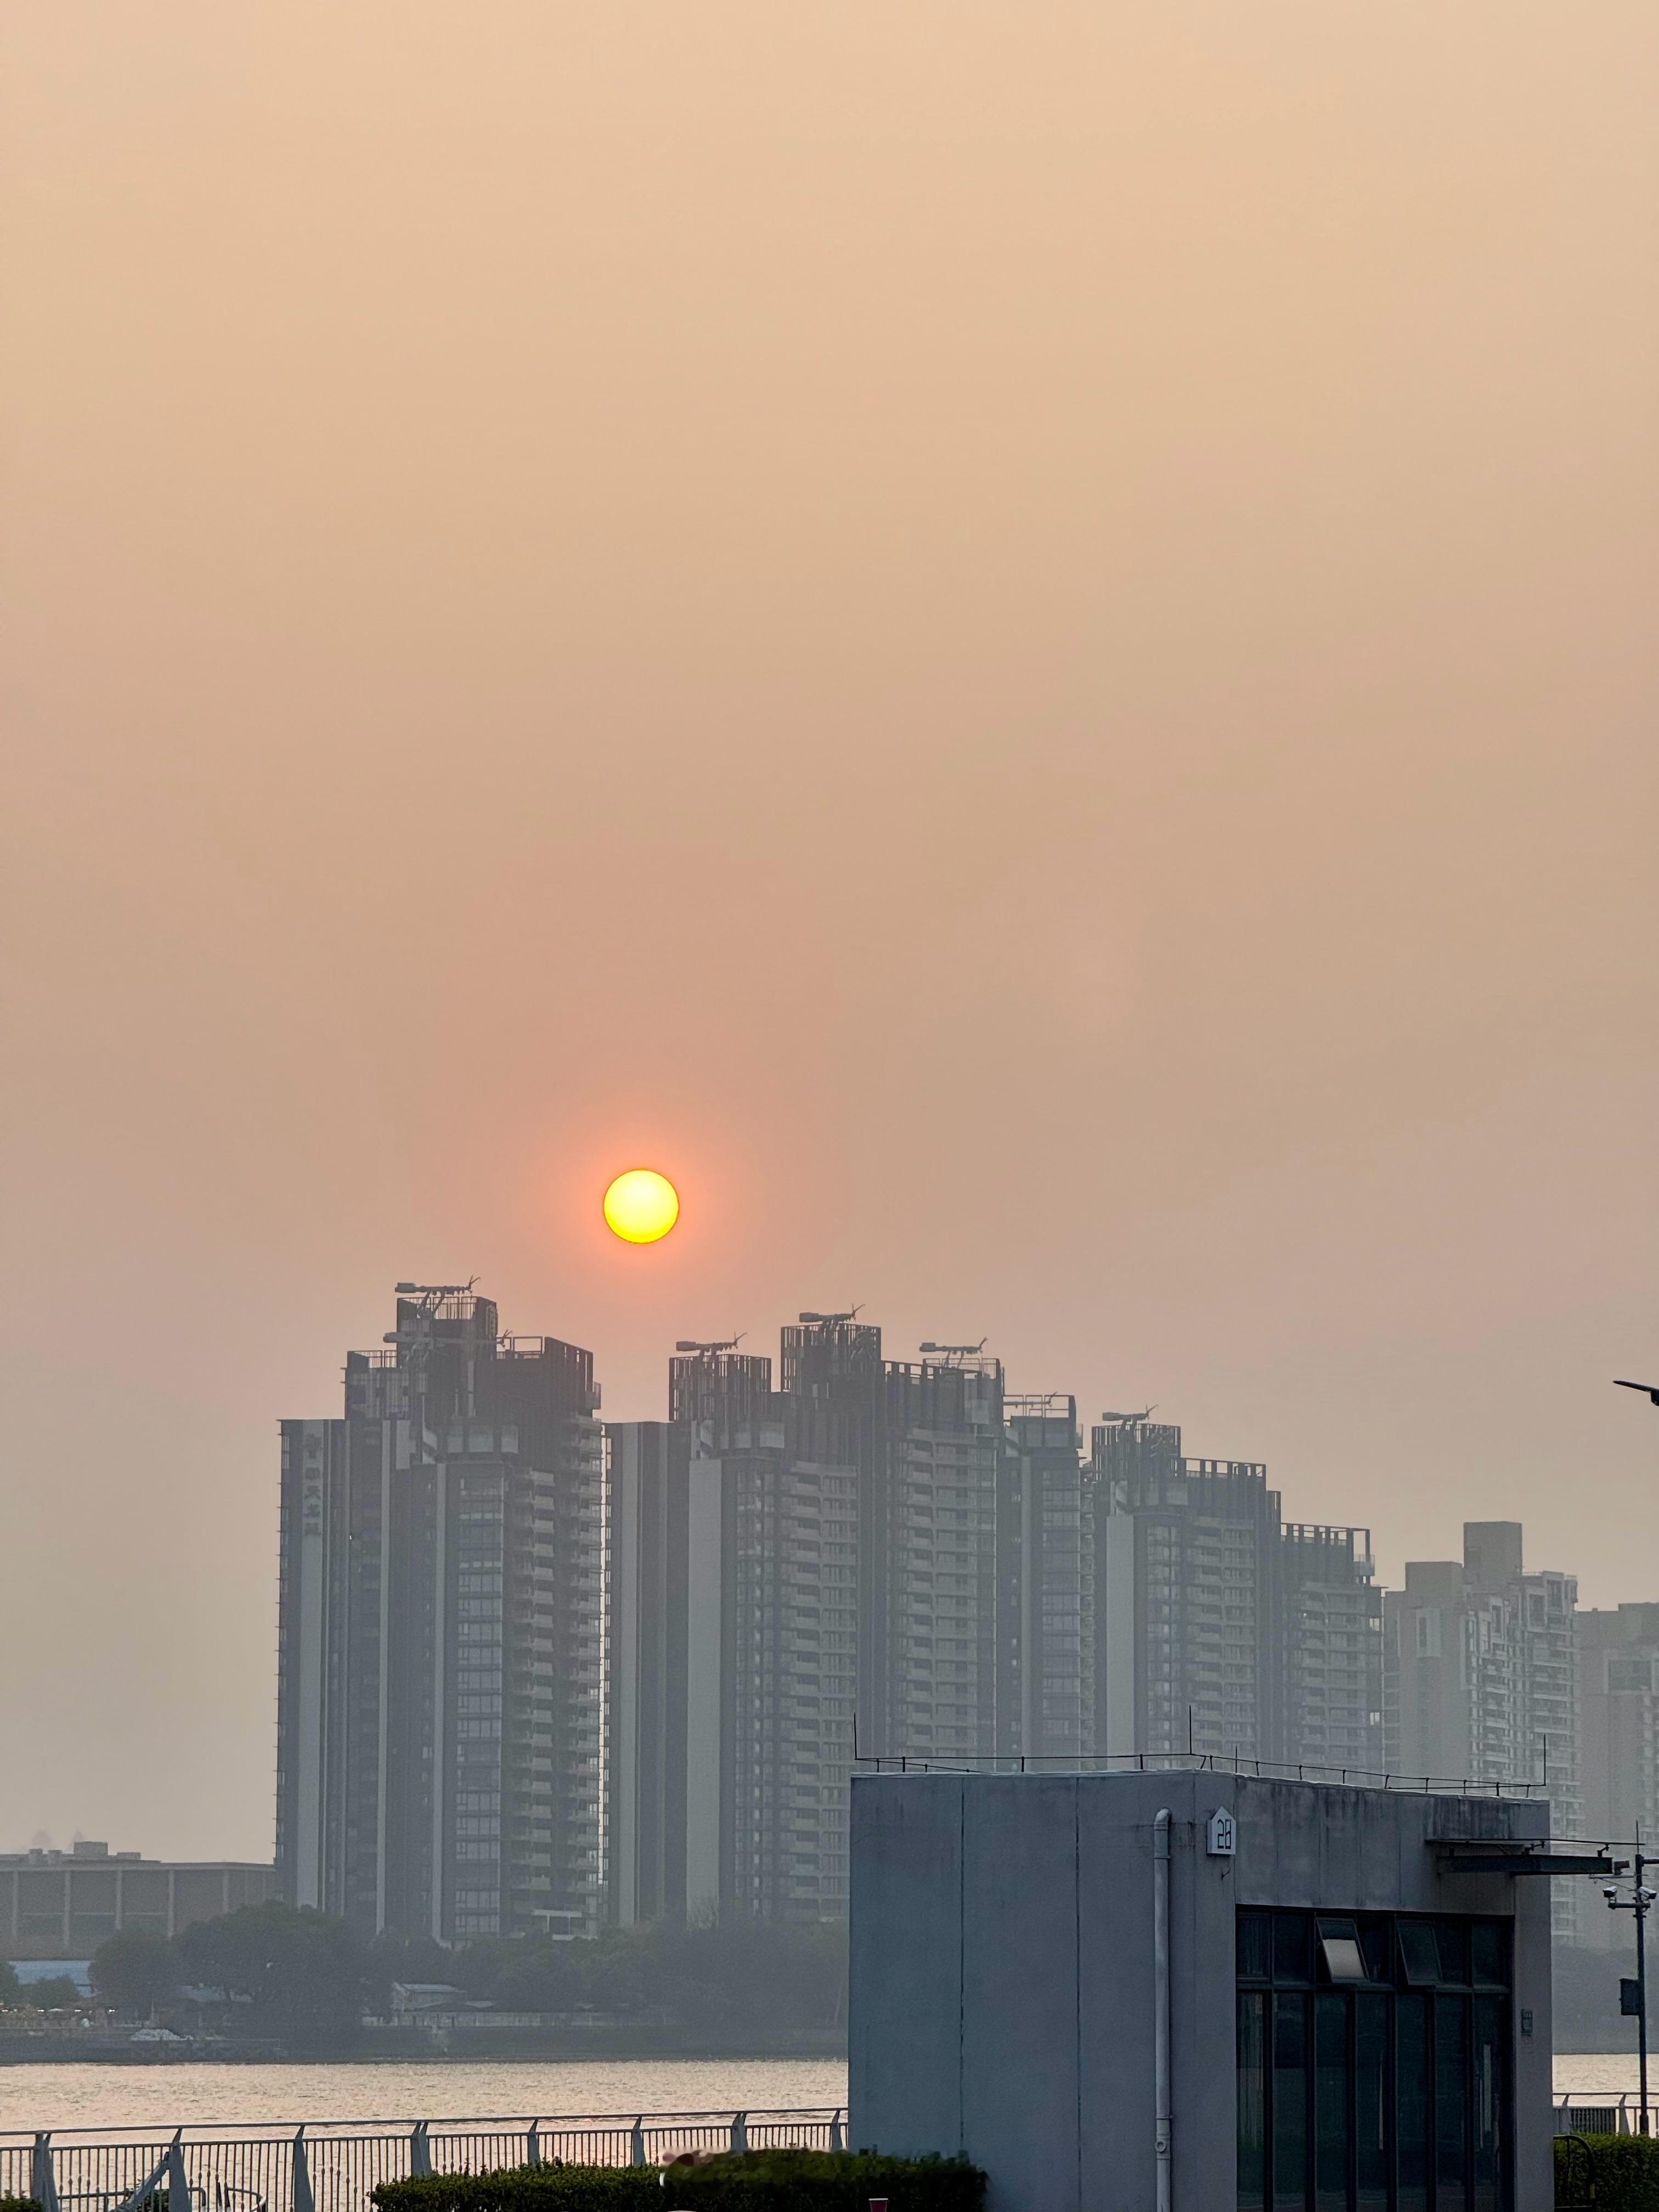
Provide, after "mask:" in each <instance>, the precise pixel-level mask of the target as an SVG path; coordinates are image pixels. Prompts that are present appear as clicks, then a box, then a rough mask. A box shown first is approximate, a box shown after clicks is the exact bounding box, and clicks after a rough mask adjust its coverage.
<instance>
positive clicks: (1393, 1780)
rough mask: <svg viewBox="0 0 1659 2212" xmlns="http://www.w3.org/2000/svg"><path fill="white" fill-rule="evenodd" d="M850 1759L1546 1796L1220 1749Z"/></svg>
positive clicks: (894, 1769) (869, 1766)
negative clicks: (1219, 1776)
mask: <svg viewBox="0 0 1659 2212" xmlns="http://www.w3.org/2000/svg"><path fill="white" fill-rule="evenodd" d="M853 1764H854V1766H856V1767H859V1768H861V1769H862V1770H863V1771H865V1772H866V1773H869V1774H1056V1775H1066V1774H1239V1775H1245V1776H1254V1777H1255V1778H1257V1779H1258V1780H1261V1781H1267V1782H1320V1783H1324V1784H1334V1785H1336V1786H1338V1787H1340V1788H1342V1789H1345V1790H1346V1789H1357V1790H1390V1791H1394V1792H1396V1793H1398V1792H1400V1791H1402V1790H1403V1791H1405V1792H1406V1793H1407V1795H1409V1796H1413V1797H1496V1798H1504V1797H1521V1798H1533V1799H1540V1800H1547V1798H1548V1796H1549V1785H1548V1784H1547V1783H1543V1782H1521V1781H1515V1782H1471V1781H1470V1780H1469V1779H1468V1778H1467V1777H1466V1776H1454V1775H1444V1774H1394V1773H1389V1772H1384V1771H1383V1770H1381V1769H1380V1768H1376V1767H1365V1766H1340V1765H1336V1764H1334V1762H1332V1763H1327V1762H1326V1761H1324V1760H1322V1759H1250V1758H1247V1757H1245V1756H1244V1754H1243V1753H1238V1752H1231V1751H1228V1752H1222V1751H1082V1752H1077V1751H1055V1752H1024V1753H1012V1754H1011V1753H1006V1752H982V1753H972V1754H969V1755H968V1756H965V1757H962V1758H957V1757H956V1756H954V1755H953V1756H952V1757H951V1758H949V1759H935V1758H934V1757H933V1756H932V1754H931V1753H922V1754H921V1755H920V1756H918V1755H917V1754H916V1753H890V1752H873V1751H867V1752H860V1751H859V1750H857V1749H856V1748H855V1749H854V1753H853Z"/></svg>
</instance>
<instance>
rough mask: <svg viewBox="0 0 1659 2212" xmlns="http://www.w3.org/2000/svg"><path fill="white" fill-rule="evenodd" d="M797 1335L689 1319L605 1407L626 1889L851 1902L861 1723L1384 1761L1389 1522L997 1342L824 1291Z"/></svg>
mask: <svg viewBox="0 0 1659 2212" xmlns="http://www.w3.org/2000/svg"><path fill="white" fill-rule="evenodd" d="M781 1354H782V1356H781V1363H780V1371H779V1382H780V1385H781V1387H779V1388H777V1389H774V1387H773V1380H772V1365H771V1362H770V1361H769V1360H767V1359H763V1358H756V1357H754V1356H752V1355H744V1356H741V1357H739V1356H738V1353H737V1352H736V1349H735V1347H734V1346H732V1345H708V1346H693V1345H683V1346H681V1347H680V1351H679V1354H678V1356H677V1357H676V1358H675V1359H674V1360H673V1361H672V1362H671V1367H670V1376H669V1412H670V1417H671V1418H670V1419H669V1420H668V1421H667V1422H666V1423H652V1422H632V1423H625V1424H621V1425H615V1426H613V1427H612V1428H611V1431H610V1432H609V1440H610V1453H611V1570H610V1575H611V1616H610V1624H611V1626H610V1633H611V1657H610V1662H609V1666H608V1680H609V1683H610V1707H609V1711H610V1729H609V1744H610V1753H609V1760H610V1764H609V1774H610V1785H609V1802H610V1806H611V1828H610V1833H611V1850H612V1865H613V1869H614V1872H613V1880H612V1885H611V1916H612V1917H613V1918H615V1919H617V1920H619V1921H622V1922H623V1923H627V1922H629V1921H632V1920H635V1919H644V1918H652V1917H657V1916H658V1915H659V1914H678V1913H682V1912H689V1913H692V1914H699V1913H702V1912H704V1911H720V1912H732V1911H737V1912H741V1913H744V1914H750V1915H753V1916H755V1917H761V1918H768V1919H771V1918H806V1919H829V1918H837V1917H840V1916H841V1915H842V1913H843V1912H844V1911H845V1910H846V1899H847V1871H848V1869H847V1840H846V1838H847V1803H848V1796H847V1793H848V1780H849V1778H850V1772H851V1768H852V1764H853V1759H854V1748H855V1731H856V1749H857V1751H858V1753H860V1754H863V1755H865V1756H872V1755H875V1756H880V1757H884V1758H889V1759H893V1758H909V1759H917V1760H929V1761H933V1762H935V1763H940V1764H947V1765H948V1764H950V1763H951V1762H952V1761H954V1760H958V1759H960V1760H973V1759H991V1758H995V1759H1042V1760H1051V1761H1055V1762H1063V1761H1066V1760H1068V1759H1088V1758H1091V1756H1093V1755H1094V1754H1096V1753H1099V1752H1115V1753H1124V1752H1127V1753H1135V1752H1153V1753H1157V1752H1186V1751H1188V1749H1191V1750H1193V1751H1196V1752H1200V1753H1215V1754H1217V1755H1219V1756H1221V1757H1224V1758H1234V1757H1237V1758H1241V1759H1246V1760H1249V1759H1262V1760H1266V1761H1269V1762H1275V1761H1283V1760H1286V1759H1289V1760H1301V1761H1308V1762H1311V1763H1312V1764H1314V1765H1318V1766H1321V1767H1324V1766H1329V1767H1333V1768H1336V1769H1339V1770H1340V1769H1343V1768H1347V1769H1351V1770H1352V1771H1356V1772H1362V1771H1376V1770H1378V1769H1380V1767H1381V1764H1382V1753H1381V1729H1382V1703H1383V1699H1382V1650H1381V1638H1382V1629H1381V1601H1380V1597H1379V1595H1378V1593H1377V1591H1376V1588H1375V1585H1374V1583H1373V1580H1372V1565H1371V1556H1370V1540H1369V1537H1368V1536H1367V1534H1366V1532H1365V1531H1364V1530H1363V1529H1352V1528H1323V1527H1315V1526H1309V1525H1304V1524H1301V1523H1295V1524H1292V1525H1291V1526H1290V1527H1288V1528H1287V1527H1285V1526H1284V1525H1282V1523H1281V1520H1280V1515H1279V1497H1278V1494H1277V1492H1273V1491H1272V1490H1270V1489H1269V1488H1268V1487H1267V1474H1266V1470H1265V1469H1264V1468H1261V1466H1259V1465H1256V1464H1255V1463H1254V1462H1243V1461H1223V1460H1198V1459H1191V1458H1188V1457H1187V1456H1185V1455H1183V1454H1182V1449H1181V1433H1180V1431H1179V1430H1178V1429H1176V1428H1173V1427H1170V1426H1168V1425H1158V1424H1153V1423H1152V1422H1149V1421H1147V1420H1145V1419H1139V1420H1132V1419H1121V1418H1117V1417H1113V1418H1111V1419H1108V1420H1107V1421H1106V1422H1105V1423H1104V1424H1103V1425H1102V1426H1101V1427H1100V1428H1097V1430H1096V1431H1095V1433H1094V1437H1093V1439H1092V1451H1091V1455H1090V1457H1089V1458H1088V1459H1087V1460H1085V1457H1084V1455H1083V1452H1082V1440H1081V1436H1080V1433H1079V1426H1078V1419H1077V1404H1076V1401H1075V1400H1074V1399H1073V1398H1071V1397H1069V1396H1066V1395H1063V1394H1059V1393H1054V1394H1049V1395H1044V1396H1009V1395H1006V1392H1005V1389H1004V1383H1003V1374H1002V1369H1001V1366H1000V1363H999V1362H998V1361H997V1360H995V1359H994V1358H990V1357H988V1356H987V1354H986V1353H985V1352H984V1351H983V1349H982V1347H980V1346H939V1345H933V1344H929V1345H924V1346H922V1348H921V1357H920V1358H919V1359H917V1360H915V1361H914V1362H912V1361H903V1360H891V1359H888V1358H885V1357H884V1354H883V1351H882V1342H881V1334H880V1331H879V1330H878V1329H877V1328H873V1327H872V1326H871V1325H870V1324H869V1323H868V1322H860V1320H858V1319H857V1317H856V1316H854V1315H851V1314H834V1315H828V1316H824V1315H805V1316H802V1318H801V1320H800V1321H799V1322H798V1323H796V1324H793V1325H792V1326H790V1327H788V1328H786V1329H785V1330H784V1331H783V1333H782V1343H781Z"/></svg>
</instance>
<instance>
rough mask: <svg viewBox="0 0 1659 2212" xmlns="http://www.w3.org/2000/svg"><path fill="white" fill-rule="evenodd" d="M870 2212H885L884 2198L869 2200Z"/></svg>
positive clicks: (885, 2201)
mask: <svg viewBox="0 0 1659 2212" xmlns="http://www.w3.org/2000/svg"><path fill="white" fill-rule="evenodd" d="M870 2212H887V2199H886V2198H885V2197H872V2198H871V2199H870Z"/></svg>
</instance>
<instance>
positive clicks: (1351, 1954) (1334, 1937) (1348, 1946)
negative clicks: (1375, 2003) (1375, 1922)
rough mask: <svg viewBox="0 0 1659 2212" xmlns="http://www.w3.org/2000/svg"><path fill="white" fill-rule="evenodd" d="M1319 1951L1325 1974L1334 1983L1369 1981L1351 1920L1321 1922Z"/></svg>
mask: <svg viewBox="0 0 1659 2212" xmlns="http://www.w3.org/2000/svg"><path fill="white" fill-rule="evenodd" d="M1319 1951H1320V1956H1321V1957H1322V1959H1323V1960H1324V1962H1325V1972H1327V1973H1328V1975H1329V1976H1330V1978H1331V1979H1332V1980H1333V1981H1334V1982H1365V1981H1369V1980H1370V1973H1369V1972H1368V1971H1367V1968H1366V1965H1365V1960H1364V1954H1362V1952H1361V1951H1360V1948H1359V1931H1358V1929H1357V1928H1356V1927H1355V1925H1354V1923H1353V1922H1352V1920H1322V1921H1321V1922H1320V1923H1319Z"/></svg>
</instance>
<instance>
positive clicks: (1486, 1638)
mask: <svg viewBox="0 0 1659 2212" xmlns="http://www.w3.org/2000/svg"><path fill="white" fill-rule="evenodd" d="M1577 1596H1578V1585H1577V1582H1576V1580H1575V1579H1574V1577H1572V1576H1571V1575H1562V1574H1554V1573H1530V1574H1529V1573H1528V1572H1527V1571H1525V1569H1524V1567H1523V1565H1522V1544H1521V1523H1520V1522H1518V1521H1468V1522H1465V1523H1464V1524H1463V1557H1462V1560H1461V1561H1460V1560H1456V1559H1436V1560H1412V1561H1410V1562H1408V1563H1407V1568H1406V1586H1405V1588H1404V1589H1401V1590H1390V1591H1389V1592H1388V1594H1387V1596H1386V1598H1385V1600H1384V1637H1383V1658H1384V1714H1385V1723H1386V1741H1385V1757H1386V1759H1387V1761H1388V1764H1389V1767H1390V1768H1391V1769H1392V1770H1393V1771H1395V1772H1396V1773H1406V1774H1423V1775H1429V1776H1437V1777H1439V1778H1443V1779H1445V1780H1449V1781H1471V1782H1477V1783H1485V1784H1492V1785H1493V1786H1494V1787H1501V1786H1502V1785H1504V1784H1511V1783H1516V1782H1525V1783H1529V1784H1540V1785H1542V1786H1543V1787H1544V1788H1545V1789H1546V1790H1547V1794H1548V1796H1549V1801H1550V1817H1551V1823H1552V1826H1553V1829H1554V1831H1555V1832H1556V1833H1557V1834H1558V1835H1565V1836H1577V1835H1579V1834H1581V1833H1582V1832H1583V1830H1582V1826H1581V1822H1582V1817H1583V1805H1582V1802H1581V1797H1580V1791H1579V1768H1578V1756H1579V1746H1578V1694H1577V1651H1576V1649H1575V1640H1574V1615H1575V1613H1576V1612H1577ZM1579 1902H1580V1900H1579V1899H1578V1896H1577V1885H1576V1884H1572V1883H1566V1882H1564V1883H1561V1884H1560V1885H1559V1887H1558V1889H1557V1892H1556V1894H1555V1899H1554V1904H1553V1912H1554V1920H1555V1930H1556V1934H1557V1936H1560V1937H1564V1938H1565V1937H1570V1936H1571V1935H1573V1933H1574V1932H1575V1929H1576V1924H1577V1916H1578V1905H1579Z"/></svg>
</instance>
